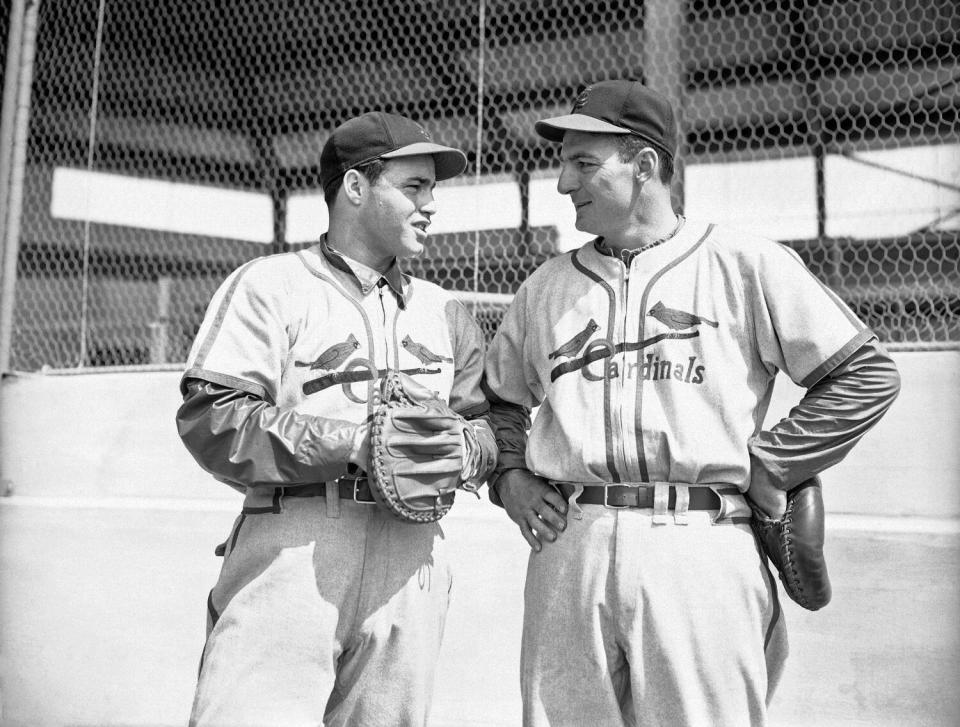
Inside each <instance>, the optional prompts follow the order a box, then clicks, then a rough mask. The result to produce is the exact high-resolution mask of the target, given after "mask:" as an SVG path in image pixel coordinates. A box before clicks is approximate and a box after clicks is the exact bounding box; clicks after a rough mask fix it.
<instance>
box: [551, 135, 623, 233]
mask: <svg viewBox="0 0 960 727" xmlns="http://www.w3.org/2000/svg"><path fill="white" fill-rule="evenodd" d="M618 151H619V146H618V144H617V137H616V136H615V135H613V134H589V133H586V132H582V131H568V132H566V133H565V134H564V135H563V147H562V150H561V152H560V158H561V160H562V161H563V169H562V171H561V173H560V180H559V181H558V182H557V190H558V191H559V192H560V194H569V195H570V199H571V201H572V202H573V206H574V207H575V208H576V211H577V223H576V226H577V229H578V230H582V231H583V232H589V233H591V234H593V235H598V236H600V237H609V238H616V237H617V234H618V233H621V232H624V231H625V230H626V229H627V228H628V227H629V223H630V219H631V211H632V210H633V209H634V207H635V204H636V193H637V191H638V190H639V186H638V185H637V184H636V171H637V167H636V165H635V163H634V161H633V160H631V161H628V162H624V161H621V160H620V156H619V154H618Z"/></svg>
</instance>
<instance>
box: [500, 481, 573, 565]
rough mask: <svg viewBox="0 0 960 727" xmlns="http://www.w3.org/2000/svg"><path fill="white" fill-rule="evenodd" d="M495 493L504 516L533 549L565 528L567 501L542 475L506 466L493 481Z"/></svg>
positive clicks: (540, 546)
mask: <svg viewBox="0 0 960 727" xmlns="http://www.w3.org/2000/svg"><path fill="white" fill-rule="evenodd" d="M496 486H497V494H498V495H500V501H501V502H502V503H503V507H504V509H505V510H506V511H507V515H509V516H510V519H511V520H513V521H514V522H515V523H516V524H517V527H519V528H520V532H521V533H522V534H523V537H524V538H525V539H526V541H527V542H528V543H529V544H530V547H531V548H533V549H534V550H535V551H536V552H538V553H539V552H540V549H541V548H542V547H543V542H544V541H547V542H553V541H554V540H556V539H557V537H558V536H559V534H560V533H561V532H563V530H564V529H566V527H567V519H566V517H565V516H566V514H567V501H566V500H565V499H564V498H563V497H562V496H561V495H560V493H559V492H557V490H556V488H554V487H552V486H551V485H550V484H549V483H548V482H547V481H546V480H545V479H543V478H542V477H537V476H536V475H534V474H533V473H531V472H528V471H527V470H523V469H510V470H507V471H506V472H504V473H503V475H501V476H500V478H499V479H498V480H497V485H496Z"/></svg>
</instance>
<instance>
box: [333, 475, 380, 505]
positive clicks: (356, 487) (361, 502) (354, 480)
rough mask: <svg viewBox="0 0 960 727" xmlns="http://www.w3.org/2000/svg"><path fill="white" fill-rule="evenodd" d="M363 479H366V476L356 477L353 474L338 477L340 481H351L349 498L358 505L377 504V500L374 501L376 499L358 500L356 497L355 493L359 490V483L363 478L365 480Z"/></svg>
mask: <svg viewBox="0 0 960 727" xmlns="http://www.w3.org/2000/svg"><path fill="white" fill-rule="evenodd" d="M365 479H367V478H366V477H356V476H353V477H341V478H340V481H341V482H344V481H346V482H352V483H353V486H352V487H351V492H350V495H351V499H352V500H353V501H354V502H355V503H357V504H358V505H376V504H377V501H376V500H360V499H357V495H358V494H359V491H360V483H361V482H362V481H363V480H365Z"/></svg>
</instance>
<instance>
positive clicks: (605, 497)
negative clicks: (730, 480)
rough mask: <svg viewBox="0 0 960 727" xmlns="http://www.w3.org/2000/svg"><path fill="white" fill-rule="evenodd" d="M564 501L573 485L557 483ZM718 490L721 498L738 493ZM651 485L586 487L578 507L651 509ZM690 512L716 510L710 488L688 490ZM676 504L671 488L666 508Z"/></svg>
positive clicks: (715, 497) (717, 500)
mask: <svg viewBox="0 0 960 727" xmlns="http://www.w3.org/2000/svg"><path fill="white" fill-rule="evenodd" d="M556 486H557V488H558V489H559V490H560V492H561V494H562V495H563V496H564V498H569V497H570V495H572V494H573V491H574V490H575V489H576V487H575V485H571V484H569V483H566V482H558V483H556ZM717 490H718V491H719V492H721V493H723V494H724V495H737V494H739V493H740V490H738V489H737V488H736V487H732V486H730V487H718V488H717ZM653 492H654V490H653V485H641V486H636V485H616V484H611V485H585V486H584V488H583V492H582V493H581V494H580V497H578V498H577V503H578V504H580V505H604V506H605V507H612V508H628V507H637V508H647V507H649V508H652V507H653ZM689 492H690V504H689V505H688V509H690V510H719V509H720V496H719V495H718V494H717V493H716V492H714V491H713V490H712V489H711V488H709V487H691V488H690V489H689ZM676 502H677V491H676V489H675V488H673V487H671V488H670V495H669V500H668V502H667V508H668V509H671V510H672V509H673V508H674V506H675V505H676Z"/></svg>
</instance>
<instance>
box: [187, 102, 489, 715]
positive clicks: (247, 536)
mask: <svg viewBox="0 0 960 727" xmlns="http://www.w3.org/2000/svg"><path fill="white" fill-rule="evenodd" d="M465 164H466V159H465V157H464V155H463V153H462V152H460V151H459V150H456V149H452V148H449V147H445V146H441V145H438V144H435V143H433V142H432V141H431V140H430V137H429V136H428V135H427V132H426V131H425V130H424V129H423V128H422V127H421V126H420V125H419V124H417V123H415V122H414V121H412V120H410V119H407V118H405V117H402V116H397V115H393V114H387V113H380V112H373V113H368V114H364V115H362V116H359V117H356V118H354V119H351V120H349V121H347V122H345V123H344V124H342V125H341V126H339V127H338V128H337V129H335V130H334V132H333V134H332V135H331V136H330V138H329V140H328V141H327V143H326V145H325V146H324V148H323V151H322V154H321V177H322V184H323V188H324V193H325V197H326V200H327V204H328V206H329V207H330V226H329V229H328V231H327V233H326V234H325V235H324V236H323V237H322V238H321V240H320V241H319V243H318V244H316V245H314V246H313V247H311V248H309V249H306V250H303V251H300V252H296V253H286V254H280V255H271V256H268V257H262V258H259V259H256V260H253V261H251V262H249V263H247V264H246V265H244V266H242V267H241V268H239V269H238V270H236V271H235V272H233V273H232V274H231V275H230V276H229V278H228V279H227V280H226V281H225V282H224V283H223V285H222V286H221V287H220V288H219V290H218V291H217V292H216V294H215V295H214V297H213V300H212V301H211V303H210V306H209V309H208V310H207V314H206V317H205V319H204V321H203V324H202V326H201V328H200V330H199V332H198V334H197V338H196V341H195V343H194V345H193V348H192V350H191V352H190V356H189V360H188V362H187V368H186V372H185V373H184V375H183V379H182V382H181V390H182V393H183V395H184V402H183V405H182V406H181V408H180V410H179V412H178V414H177V425H178V428H179V432H180V436H181V437H182V439H183V442H184V444H185V445H186V446H187V448H188V449H189V450H190V452H191V453H192V454H193V456H194V457H195V458H196V460H197V461H198V462H199V464H200V465H201V466H202V467H203V468H204V469H206V470H207V471H209V472H210V473H211V474H212V475H213V476H214V477H216V478H217V479H219V480H221V481H223V482H225V483H227V484H229V485H231V486H233V487H235V488H237V489H239V490H241V491H242V492H244V493H245V498H244V502H243V510H242V513H241V514H240V515H239V517H238V518H237V520H236V522H235V524H234V526H233V529H232V531H231V532H230V534H229V537H228V538H227V540H226V542H225V543H224V544H223V546H222V547H221V548H220V554H222V555H223V556H224V562H223V567H222V570H221V573H220V577H219V580H218V581H217V583H216V585H215V586H214V588H213V590H212V591H211V592H210V596H209V599H208V601H207V613H208V631H207V633H208V635H207V641H206V645H205V648H204V650H203V658H202V660H201V668H200V674H199V681H198V685H197V690H196V696H195V700H194V705H193V713H192V717H191V724H194V725H230V726H232V727H236V726H238V725H284V726H292V725H320V724H325V725H365V726H375V725H391V726H393V725H423V724H424V723H425V722H426V718H427V713H428V709H429V705H430V699H431V695H432V688H433V674H434V667H435V664H436V662H437V656H438V652H439V649H440V640H441V636H442V634H443V629H444V619H445V616H446V613H447V605H448V601H449V598H450V588H451V574H450V561H449V558H448V556H447V553H446V552H445V549H444V542H443V532H442V530H441V528H440V526H439V524H437V523H430V524H418V525H411V524H407V523H404V522H401V521H398V520H396V519H393V518H392V517H391V516H390V515H389V514H388V513H387V511H385V510H384V509H381V508H380V507H378V506H377V505H376V504H375V503H374V498H373V497H372V496H371V492H370V488H369V486H368V482H367V480H366V479H365V478H364V473H363V472H362V471H361V469H360V468H363V467H364V466H365V465H366V463H367V449H368V447H369V429H370V427H369V422H368V412H369V410H370V406H371V405H370V401H371V395H372V393H373V391H374V389H375V387H376V386H377V384H378V380H379V379H381V378H382V377H383V376H384V374H385V372H386V371H387V370H390V371H401V372H404V373H406V374H407V375H409V376H410V377H412V378H413V380H414V381H416V382H418V383H419V384H422V385H423V386H424V387H426V388H428V389H429V390H431V391H435V392H439V394H440V395H441V396H442V398H443V399H445V400H446V402H448V403H449V406H450V407H451V408H452V409H453V410H454V411H455V412H457V413H458V414H460V415H462V416H463V417H466V418H467V419H470V420H472V421H473V423H474V425H475V427H474V429H475V430H476V434H477V439H478V440H479V445H480V446H481V447H482V448H483V449H484V450H485V452H486V454H487V455H488V456H489V457H490V459H491V461H493V460H495V457H496V445H495V443H494V439H493V433H492V431H491V430H490V429H489V426H488V425H486V424H485V423H484V421H483V420H482V419H478V418H477V417H480V416H481V415H484V414H485V413H486V412H487V409H488V405H487V402H486V399H485V397H484V396H483V394H482V392H481V390H480V378H481V375H482V370H483V337H482V333H481V331H480V329H479V327H478V326H477V324H476V323H475V322H474V320H473V319H472V318H471V317H470V316H469V314H468V313H467V311H466V309H465V308H464V306H463V305H461V304H460V303H459V302H458V301H457V300H456V299H454V298H453V297H452V296H451V295H450V294H449V293H447V292H445V291H444V290H442V289H441V288H439V287H437V286H435V285H433V284H431V283H427V282H425V281H423V280H418V279H414V278H411V277H409V276H407V275H405V274H404V273H403V272H402V271H401V269H400V265H399V261H401V260H403V259H405V258H409V257H412V256H414V255H417V254H419V253H420V252H421V251H422V250H423V249H424V245H425V244H426V241H427V228H428V226H429V225H430V219H431V217H432V216H433V215H434V213H435V212H436V204H435V202H434V196H433V190H434V185H435V183H436V181H438V180H443V179H448V178H450V177H453V176H455V175H457V174H459V173H460V172H461V171H463V169H464V166H465ZM474 475H476V473H474Z"/></svg>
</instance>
